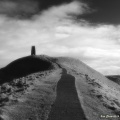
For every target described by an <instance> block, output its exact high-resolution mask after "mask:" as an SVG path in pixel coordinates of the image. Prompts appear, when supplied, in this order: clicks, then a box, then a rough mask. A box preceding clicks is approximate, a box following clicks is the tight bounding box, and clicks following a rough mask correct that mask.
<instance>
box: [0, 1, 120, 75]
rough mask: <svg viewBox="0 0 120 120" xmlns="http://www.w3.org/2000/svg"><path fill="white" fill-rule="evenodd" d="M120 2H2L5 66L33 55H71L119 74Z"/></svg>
mask: <svg viewBox="0 0 120 120" xmlns="http://www.w3.org/2000/svg"><path fill="white" fill-rule="evenodd" d="M119 11H120V0H52V2H51V1H50V0H0V67H4V66H5V65H7V64H8V63H10V62H11V61H13V60H15V59H17V58H20V57H23V56H26V55H29V54H30V49H31V48H30V47H31V46H32V45H35V46H36V50H37V54H46V55H50V56H71V57H74V58H78V59H80V60H81V61H83V62H84V63H86V64H88V65H89V66H91V67H92V68H94V69H96V70H97V71H99V72H101V73H103V74H120V15H119Z"/></svg>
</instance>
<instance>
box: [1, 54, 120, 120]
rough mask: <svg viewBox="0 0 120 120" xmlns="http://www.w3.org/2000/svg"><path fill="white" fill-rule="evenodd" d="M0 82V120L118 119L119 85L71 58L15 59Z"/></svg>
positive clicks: (4, 72) (30, 57)
mask: <svg viewBox="0 0 120 120" xmlns="http://www.w3.org/2000/svg"><path fill="white" fill-rule="evenodd" d="M0 83H1V84H0V89H1V91H0V106H1V107H0V110H1V114H0V119H2V120H102V119H104V120H108V119H109V120H113V119H116V120H119V119H120V118H119V117H120V86H119V85H118V84H117V83H115V82H114V81H111V80H109V79H107V78H106V77H104V76H103V75H102V74H100V73H99V72H97V71H95V70H94V69H92V68H90V67H89V66H87V65H86V64H84V63H83V62H81V61H80V60H77V59H74V58H70V57H49V56H46V55H33V56H27V57H23V58H20V59H17V60H15V61H13V62H12V63H10V64H8V65H7V66H6V67H4V68H2V69H0Z"/></svg>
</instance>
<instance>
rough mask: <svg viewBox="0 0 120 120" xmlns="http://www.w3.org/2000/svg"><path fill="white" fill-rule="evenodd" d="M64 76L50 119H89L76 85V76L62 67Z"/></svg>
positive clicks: (58, 87)
mask: <svg viewBox="0 0 120 120" xmlns="http://www.w3.org/2000/svg"><path fill="white" fill-rule="evenodd" d="M62 69H63V72H62V77H61V79H60V80H59V81H58V84H57V91H56V92H57V96H56V100H55V102H54V104H53V106H52V108H51V112H50V114H49V117H48V120H87V119H86V117H85V114H84V112H83V109H82V107H81V104H80V101H79V98H78V94H77V91H76V87H75V77H74V76H72V75H70V74H67V71H66V69H64V68H62Z"/></svg>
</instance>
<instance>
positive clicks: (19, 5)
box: [0, 0, 74, 19]
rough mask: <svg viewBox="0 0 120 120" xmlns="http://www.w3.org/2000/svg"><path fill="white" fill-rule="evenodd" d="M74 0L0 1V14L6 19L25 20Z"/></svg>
mask: <svg viewBox="0 0 120 120" xmlns="http://www.w3.org/2000/svg"><path fill="white" fill-rule="evenodd" d="M72 1H74V0H52V1H51V0H1V1H0V14H2V15H6V16H8V17H13V18H20V19H26V18H31V17H32V16H33V15H36V14H40V13H41V12H42V11H44V10H46V9H48V8H50V7H52V6H57V5H61V4H63V3H70V2H72Z"/></svg>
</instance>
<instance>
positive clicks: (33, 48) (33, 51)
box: [31, 46, 36, 55]
mask: <svg viewBox="0 0 120 120" xmlns="http://www.w3.org/2000/svg"><path fill="white" fill-rule="evenodd" d="M31 55H36V50H35V46H32V47H31Z"/></svg>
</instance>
